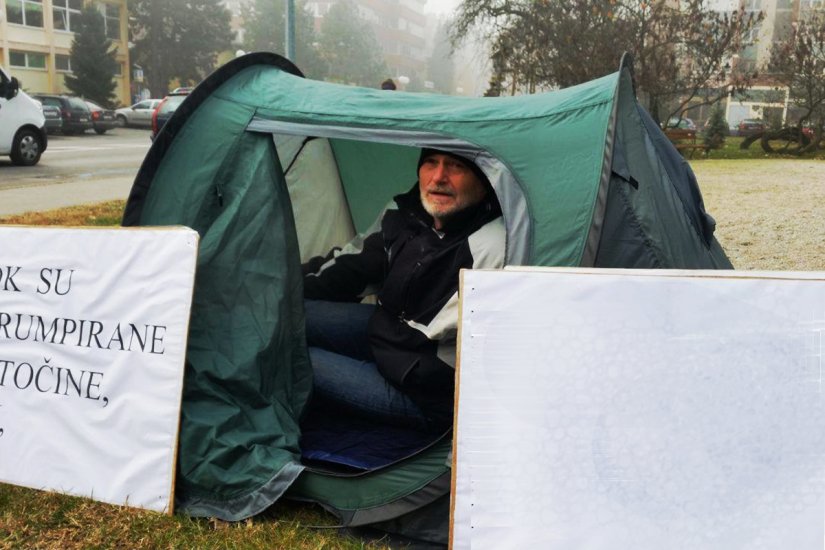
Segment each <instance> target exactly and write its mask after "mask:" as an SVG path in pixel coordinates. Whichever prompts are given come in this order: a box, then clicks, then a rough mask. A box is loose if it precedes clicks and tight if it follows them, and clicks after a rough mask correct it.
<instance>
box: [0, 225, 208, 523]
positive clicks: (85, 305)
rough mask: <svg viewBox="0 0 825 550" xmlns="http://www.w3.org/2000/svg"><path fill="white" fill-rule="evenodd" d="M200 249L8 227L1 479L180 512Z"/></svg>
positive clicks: (151, 231) (124, 235)
mask: <svg viewBox="0 0 825 550" xmlns="http://www.w3.org/2000/svg"><path fill="white" fill-rule="evenodd" d="M197 247H198V234H197V233H196V232H195V231H193V230H191V229H188V228H145V229H143V228H142V229H81V228H71V229H70V228H45V227H13V226H0V482H5V483H11V484H15V485H22V486H26V487H33V488H36V489H45V490H51V491H58V492H63V493H68V494H72V495H79V496H86V497H91V498H94V499H95V500H99V501H102V502H109V503H112V504H121V505H128V506H135V507H140V508H147V509H151V510H157V511H161V512H167V513H171V511H172V507H173V491H174V490H173V486H174V472H175V452H176V449H177V438H178V424H179V415H180V406H181V391H182V386H183V369H184V359H185V353H186V337H187V333H188V326H189V313H190V309H191V305H192V292H193V287H194V277H195V264H196V258H197Z"/></svg>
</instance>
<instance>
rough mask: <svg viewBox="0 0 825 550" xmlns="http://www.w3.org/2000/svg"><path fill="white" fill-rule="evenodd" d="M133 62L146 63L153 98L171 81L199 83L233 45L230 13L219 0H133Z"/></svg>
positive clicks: (131, 26)
mask: <svg viewBox="0 0 825 550" xmlns="http://www.w3.org/2000/svg"><path fill="white" fill-rule="evenodd" d="M129 11H130V14H131V18H130V31H131V36H132V42H134V44H135V47H134V50H133V56H132V59H133V62H134V63H137V64H138V65H141V66H142V67H143V73H144V74H145V75H146V78H147V80H148V81H149V88H150V89H151V90H152V95H153V96H154V97H163V96H165V95H166V93H167V92H168V86H169V81H171V80H172V79H175V78H176V79H178V80H179V81H180V83H181V84H184V85H186V84H197V83H198V82H200V81H201V80H202V79H203V78H204V77H205V76H206V75H207V74H208V73H209V72H211V71H212V69H214V67H215V63H216V61H217V57H218V54H219V53H220V52H221V51H224V50H227V49H229V48H230V47H231V45H232V31H231V30H230V28H229V12H228V11H227V10H226V9H225V8H224V7H223V6H222V5H221V4H220V2H219V0H130V2H129Z"/></svg>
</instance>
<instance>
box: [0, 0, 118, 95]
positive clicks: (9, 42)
mask: <svg viewBox="0 0 825 550" xmlns="http://www.w3.org/2000/svg"><path fill="white" fill-rule="evenodd" d="M85 4H90V5H93V6H96V7H97V8H98V9H99V10H100V12H101V14H103V19H104V22H105V25H106V35H107V36H108V37H109V38H110V39H111V40H112V41H113V42H114V43H115V44H116V45H117V57H116V59H117V61H118V67H119V71H118V73H117V75H116V78H117V84H118V85H117V88H116V89H115V94H116V96H117V98H118V100H119V101H120V103H122V104H124V105H128V104H129V103H131V97H130V75H129V46H128V37H129V34H128V12H127V8H126V0H94V1H92V0H0V63H2V65H3V66H4V67H6V68H7V69H8V70H9V72H10V73H11V74H12V76H16V77H17V78H18V79H19V80H20V82H21V84H22V86H23V89H24V90H26V91H28V92H41V93H64V92H68V89H67V88H66V85H65V81H64V79H65V76H66V75H67V74H70V73H71V72H72V66H71V60H70V58H69V52H70V50H71V46H72V39H73V37H74V32H73V25H76V23H74V21H76V19H77V18H78V17H79V16H80V10H81V9H82V8H83V6H84V5H85Z"/></svg>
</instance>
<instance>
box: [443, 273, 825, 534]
mask: <svg viewBox="0 0 825 550" xmlns="http://www.w3.org/2000/svg"><path fill="white" fill-rule="evenodd" d="M462 284H463V286H462V300H463V301H462V309H461V315H462V322H461V328H460V367H459V387H458V396H459V401H458V403H459V405H458V414H457V428H456V430H457V432H456V442H457V447H456V457H455V465H456V468H455V473H454V475H455V483H456V491H455V495H454V503H453V507H454V508H453V518H452V520H453V524H452V529H453V530H452V537H453V545H454V548H459V549H464V548H472V549H474V550H476V549H485V548H490V549H496V550H499V549H503V548H542V549H554V548H558V549H565V550H567V549H577V548H586V549H593V550H597V549H610V550H616V549H634V550H644V549H650V550H660V549H665V548H666V549H670V550H674V549H702V550H714V549H718V550H735V549H743V550H744V549H748V550H755V549H776V550H785V549H789V548H793V549H797V550H799V549H811V550H813V549H817V550H821V549H822V548H823V541H825V529H824V528H823V523H824V521H825V414H823V412H824V411H823V373H822V367H823V352H824V351H825V337H823V333H825V274H822V273H808V274H799V273H795V274H793V273H791V274H788V273H736V272H724V273H720V272H701V271H698V272H668V271H618V270H616V271H613V270H600V271H597V270H590V271H588V270H572V269H567V270H565V269H555V270H551V269H548V270H524V271H518V270H513V271H465V272H463V283H462Z"/></svg>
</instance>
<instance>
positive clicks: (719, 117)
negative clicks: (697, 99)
mask: <svg viewBox="0 0 825 550" xmlns="http://www.w3.org/2000/svg"><path fill="white" fill-rule="evenodd" d="M729 132H730V130H729V128H728V121H727V120H726V119H725V111H724V109H722V107H721V106H720V105H716V106H715V107H714V108H713V111H711V113H710V119H708V127H707V129H706V130H705V138H704V141H705V145H707V146H708V147H711V148H713V149H718V148H720V147H722V144H724V143H725V138H726V137H727V136H728V133H729Z"/></svg>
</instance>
